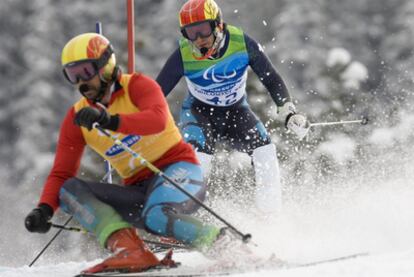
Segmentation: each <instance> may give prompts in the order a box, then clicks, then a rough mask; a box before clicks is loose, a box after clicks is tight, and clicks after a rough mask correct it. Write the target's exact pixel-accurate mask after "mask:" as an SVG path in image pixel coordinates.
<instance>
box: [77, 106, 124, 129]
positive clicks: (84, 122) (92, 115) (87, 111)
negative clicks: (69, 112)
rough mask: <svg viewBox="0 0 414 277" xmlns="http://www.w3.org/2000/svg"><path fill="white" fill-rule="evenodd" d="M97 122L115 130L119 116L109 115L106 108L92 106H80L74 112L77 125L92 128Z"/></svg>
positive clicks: (105, 127)
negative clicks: (99, 108)
mask: <svg viewBox="0 0 414 277" xmlns="http://www.w3.org/2000/svg"><path fill="white" fill-rule="evenodd" d="M95 122H96V123H98V124H99V126H101V127H102V128H104V129H109V130H112V131H116V130H117V129H118V125H119V116H118V115H114V116H111V115H110V114H109V113H108V112H107V111H106V110H104V109H102V110H98V109H97V108H93V107H85V108H82V109H81V110H80V111H78V112H77V113H76V114H75V119H74V123H75V124H76V125H78V126H82V127H85V128H87V129H88V130H89V131H90V130H92V128H93V124H94V123H95Z"/></svg>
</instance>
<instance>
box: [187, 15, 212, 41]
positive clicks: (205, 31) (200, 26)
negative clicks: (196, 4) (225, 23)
mask: <svg viewBox="0 0 414 277" xmlns="http://www.w3.org/2000/svg"><path fill="white" fill-rule="evenodd" d="M215 28H216V23H215V22H214V21H211V20H209V21H203V22H201V23H199V22H197V23H195V24H190V25H187V26H184V27H183V28H181V33H182V34H183V36H184V37H185V38H186V39H188V40H190V41H196V40H197V38H198V37H201V38H208V37H209V36H211V34H212V33H213V30H214V29H215Z"/></svg>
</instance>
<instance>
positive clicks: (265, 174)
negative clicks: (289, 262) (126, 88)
mask: <svg viewBox="0 0 414 277" xmlns="http://www.w3.org/2000/svg"><path fill="white" fill-rule="evenodd" d="M179 20H180V27H181V33H182V35H183V37H182V38H181V39H180V41H179V46H178V48H177V49H176V50H175V51H174V52H173V54H172V55H171V56H170V57H169V58H168V60H167V62H166V63H165V65H164V67H163V68H162V70H161V72H160V73H159V75H158V77H157V79H156V80H157V82H158V83H159V84H160V86H161V88H162V90H163V92H164V94H165V96H167V95H168V94H169V93H170V92H171V91H172V90H173V89H174V87H175V86H176V84H177V83H178V82H179V80H180V79H181V77H183V76H184V77H185V80H186V82H187V87H188V91H189V94H188V95H187V97H186V99H185V101H184V102H183V104H182V111H181V115H180V127H181V131H182V133H183V136H184V139H185V140H186V141H187V142H189V143H191V144H192V145H193V146H194V148H195V150H196V153H197V157H198V158H199V160H200V162H201V164H202V167H203V170H204V176H205V177H207V176H208V174H209V171H210V168H211V160H212V157H213V154H214V153H215V150H216V142H218V141H226V142H227V144H229V145H230V146H231V147H232V148H233V149H235V150H237V151H240V152H245V153H247V154H249V155H250V156H251V157H252V160H253V165H254V169H255V179H256V206H257V207H258V208H259V209H260V210H261V211H264V212H275V211H278V210H279V209H280V207H281V184H280V172H279V165H278V160H277V155H276V147H275V145H274V144H272V143H271V140H270V137H269V135H268V133H267V131H266V129H265V127H264V125H263V123H262V122H261V121H260V120H259V119H258V118H257V116H256V115H255V114H254V113H253V112H252V110H251V109H250V107H249V105H248V103H247V101H246V98H247V97H246V80H247V69H248V67H249V66H250V67H251V68H252V69H253V71H254V72H255V73H256V75H257V76H258V77H259V79H260V80H261V82H262V83H263V85H264V86H265V87H266V88H267V90H268V91H269V93H270V95H271V97H272V99H273V101H274V102H275V104H276V105H277V109H278V114H279V116H280V118H282V119H283V120H284V121H285V126H286V128H288V129H289V130H290V131H292V132H293V133H295V134H296V135H297V136H298V137H299V139H302V138H303V137H305V136H306V134H307V132H308V130H309V123H308V121H307V119H306V117H305V116H303V115H301V114H297V113H296V109H295V105H294V104H293V103H292V100H291V97H290V95H289V92H288V90H287V88H286V85H285V83H284V82H283V80H282V78H281V76H280V75H279V74H278V73H277V72H276V70H275V68H274V66H273V65H272V63H271V62H270V60H269V58H268V57H267V56H266V55H265V53H264V52H263V49H262V48H261V47H260V45H259V44H258V43H257V42H256V41H255V40H253V39H252V38H251V37H249V36H248V35H247V34H245V33H244V32H243V31H242V30H241V29H239V28H237V27H234V26H231V25H228V24H226V23H224V22H223V19H222V14H221V10H220V8H219V7H218V5H217V4H216V2H215V1H213V0H189V1H187V2H186V3H185V4H184V5H183V7H182V8H181V10H180V14H179Z"/></svg>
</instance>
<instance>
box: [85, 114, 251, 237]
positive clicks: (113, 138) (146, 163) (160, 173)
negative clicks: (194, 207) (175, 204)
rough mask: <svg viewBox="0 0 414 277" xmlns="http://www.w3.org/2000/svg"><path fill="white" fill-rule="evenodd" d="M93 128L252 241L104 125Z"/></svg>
mask: <svg viewBox="0 0 414 277" xmlns="http://www.w3.org/2000/svg"><path fill="white" fill-rule="evenodd" d="M93 128H95V129H97V130H98V131H100V132H101V133H102V134H104V135H105V136H107V137H109V138H110V139H112V140H113V141H114V143H115V144H116V145H119V146H120V147H122V149H124V150H125V151H127V152H128V153H129V154H131V155H132V157H133V158H135V159H137V160H138V161H140V162H141V164H142V165H143V166H146V167H147V168H149V169H150V170H151V171H152V172H154V173H155V174H156V175H159V176H161V177H162V178H164V180H166V181H167V182H169V183H170V184H171V185H173V186H174V187H175V188H176V189H178V190H179V191H181V192H182V193H184V194H185V195H186V196H188V197H189V198H190V199H191V200H193V201H194V202H196V203H197V204H198V205H200V206H201V207H203V208H204V209H205V210H206V211H208V212H209V213H210V214H212V215H213V216H215V217H216V218H217V219H219V220H220V221H221V222H223V223H224V224H225V225H227V227H229V228H230V229H232V230H233V231H234V232H235V233H236V234H238V235H239V236H240V237H241V239H242V241H243V242H245V243H247V242H249V241H250V239H251V238H252V235H251V234H243V233H242V232H240V231H239V230H238V229H237V228H236V227H234V226H233V225H231V224H230V223H229V222H227V221H226V220H225V219H224V218H222V217H221V216H220V215H218V214H217V213H216V212H214V211H213V210H212V209H211V208H209V207H208V206H207V205H205V204H204V203H203V202H201V201H200V200H199V199H198V198H197V197H195V196H193V195H192V194H191V193H189V192H188V191H187V190H185V189H183V188H182V187H180V185H179V184H178V183H177V182H176V181H174V180H173V179H171V178H170V177H168V176H167V175H165V174H164V172H162V171H161V170H160V169H159V168H157V167H156V166H155V165H153V164H152V163H150V162H149V161H147V160H146V159H145V158H143V157H142V156H141V155H140V154H138V153H137V152H135V151H134V150H132V149H131V148H130V147H129V146H128V145H126V144H124V143H123V142H122V141H121V140H120V139H118V138H117V137H116V136H114V135H111V134H110V133H109V132H108V131H106V130H105V129H103V128H102V127H100V126H99V124H98V123H97V122H95V123H94V124H93Z"/></svg>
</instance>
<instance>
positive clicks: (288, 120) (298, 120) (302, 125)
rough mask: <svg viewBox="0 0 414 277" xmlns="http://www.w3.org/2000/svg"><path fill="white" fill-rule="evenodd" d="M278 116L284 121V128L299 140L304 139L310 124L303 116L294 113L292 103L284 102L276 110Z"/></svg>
mask: <svg viewBox="0 0 414 277" xmlns="http://www.w3.org/2000/svg"><path fill="white" fill-rule="evenodd" d="M278 114H279V115H280V117H281V118H282V119H284V121H285V127H286V128H287V129H289V130H290V131H291V132H293V133H294V134H295V135H296V136H297V137H298V139H299V140H301V139H303V138H304V137H306V135H307V134H308V132H309V128H310V124H309V121H308V120H307V119H306V117H305V116H304V115H301V114H297V113H296V107H295V105H294V104H293V103H292V102H286V103H285V104H284V105H283V106H282V107H279V108H278Z"/></svg>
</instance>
